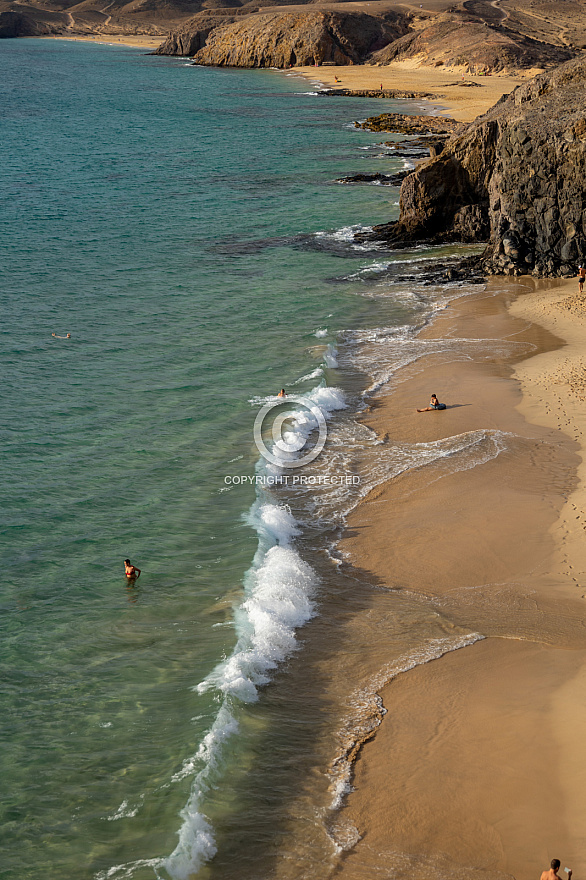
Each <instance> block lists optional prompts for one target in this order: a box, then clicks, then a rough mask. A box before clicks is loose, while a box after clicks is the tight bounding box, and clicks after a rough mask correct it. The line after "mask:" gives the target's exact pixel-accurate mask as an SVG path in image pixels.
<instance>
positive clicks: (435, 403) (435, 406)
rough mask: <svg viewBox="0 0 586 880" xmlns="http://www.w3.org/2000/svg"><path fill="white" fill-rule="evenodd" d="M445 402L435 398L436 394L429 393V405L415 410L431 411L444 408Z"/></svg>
mask: <svg viewBox="0 0 586 880" xmlns="http://www.w3.org/2000/svg"><path fill="white" fill-rule="evenodd" d="M445 408H446V405H445V403H440V402H439V400H438V399H437V394H432V395H431V400H430V401H429V406H424V407H423V409H418V410H417V412H431V411H432V410H433V409H445Z"/></svg>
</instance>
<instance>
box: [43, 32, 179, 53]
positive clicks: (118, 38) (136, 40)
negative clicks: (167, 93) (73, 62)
mask: <svg viewBox="0 0 586 880" xmlns="http://www.w3.org/2000/svg"><path fill="white" fill-rule="evenodd" d="M41 39H42V40H73V41H74V42H81V43H104V44H105V45H107V46H131V47H133V48H135V49H136V48H139V49H156V48H157V47H158V46H160V45H161V43H162V42H163V41H164V39H165V37H164V36H160V37H148V36H144V35H140V36H136V37H135V36H132V35H130V34H128V35H127V34H112V35H110V34H96V35H93V34H91V35H90V34H88V35H87V36H82V35H79V36H67V35H63V34H51V35H49V36H46V37H41Z"/></svg>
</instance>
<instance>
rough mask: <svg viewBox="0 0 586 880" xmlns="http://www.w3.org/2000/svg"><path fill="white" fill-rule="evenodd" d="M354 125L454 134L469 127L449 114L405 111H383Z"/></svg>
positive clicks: (411, 131)
mask: <svg viewBox="0 0 586 880" xmlns="http://www.w3.org/2000/svg"><path fill="white" fill-rule="evenodd" d="M354 125H355V126H356V128H364V129H367V130H368V131H396V132H399V133H400V134H454V133H455V132H460V131H463V130H464V129H465V128H466V127H467V126H466V124H465V123H464V122H456V120H455V119H451V118H450V117H449V116H407V115H406V114H404V113H381V115H380V116H369V117H368V119H367V120H366V122H355V123H354Z"/></svg>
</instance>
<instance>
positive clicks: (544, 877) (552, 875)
mask: <svg viewBox="0 0 586 880" xmlns="http://www.w3.org/2000/svg"><path fill="white" fill-rule="evenodd" d="M560 865H561V862H560V860H559V859H552V860H551V867H550V869H549V871H543V872H542V874H541V880H560V877H559V875H558V871H559V869H560ZM565 871H566V874H567V875H568V880H571V878H572V871H571V870H570V868H566V869H565Z"/></svg>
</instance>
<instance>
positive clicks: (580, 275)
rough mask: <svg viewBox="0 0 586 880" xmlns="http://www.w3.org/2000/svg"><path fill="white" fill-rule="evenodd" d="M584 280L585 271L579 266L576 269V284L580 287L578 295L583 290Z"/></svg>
mask: <svg viewBox="0 0 586 880" xmlns="http://www.w3.org/2000/svg"><path fill="white" fill-rule="evenodd" d="M585 278H586V269H585V268H584V266H580V268H579V269H578V284H579V285H580V293H582V291H583V290H584V279H585Z"/></svg>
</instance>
